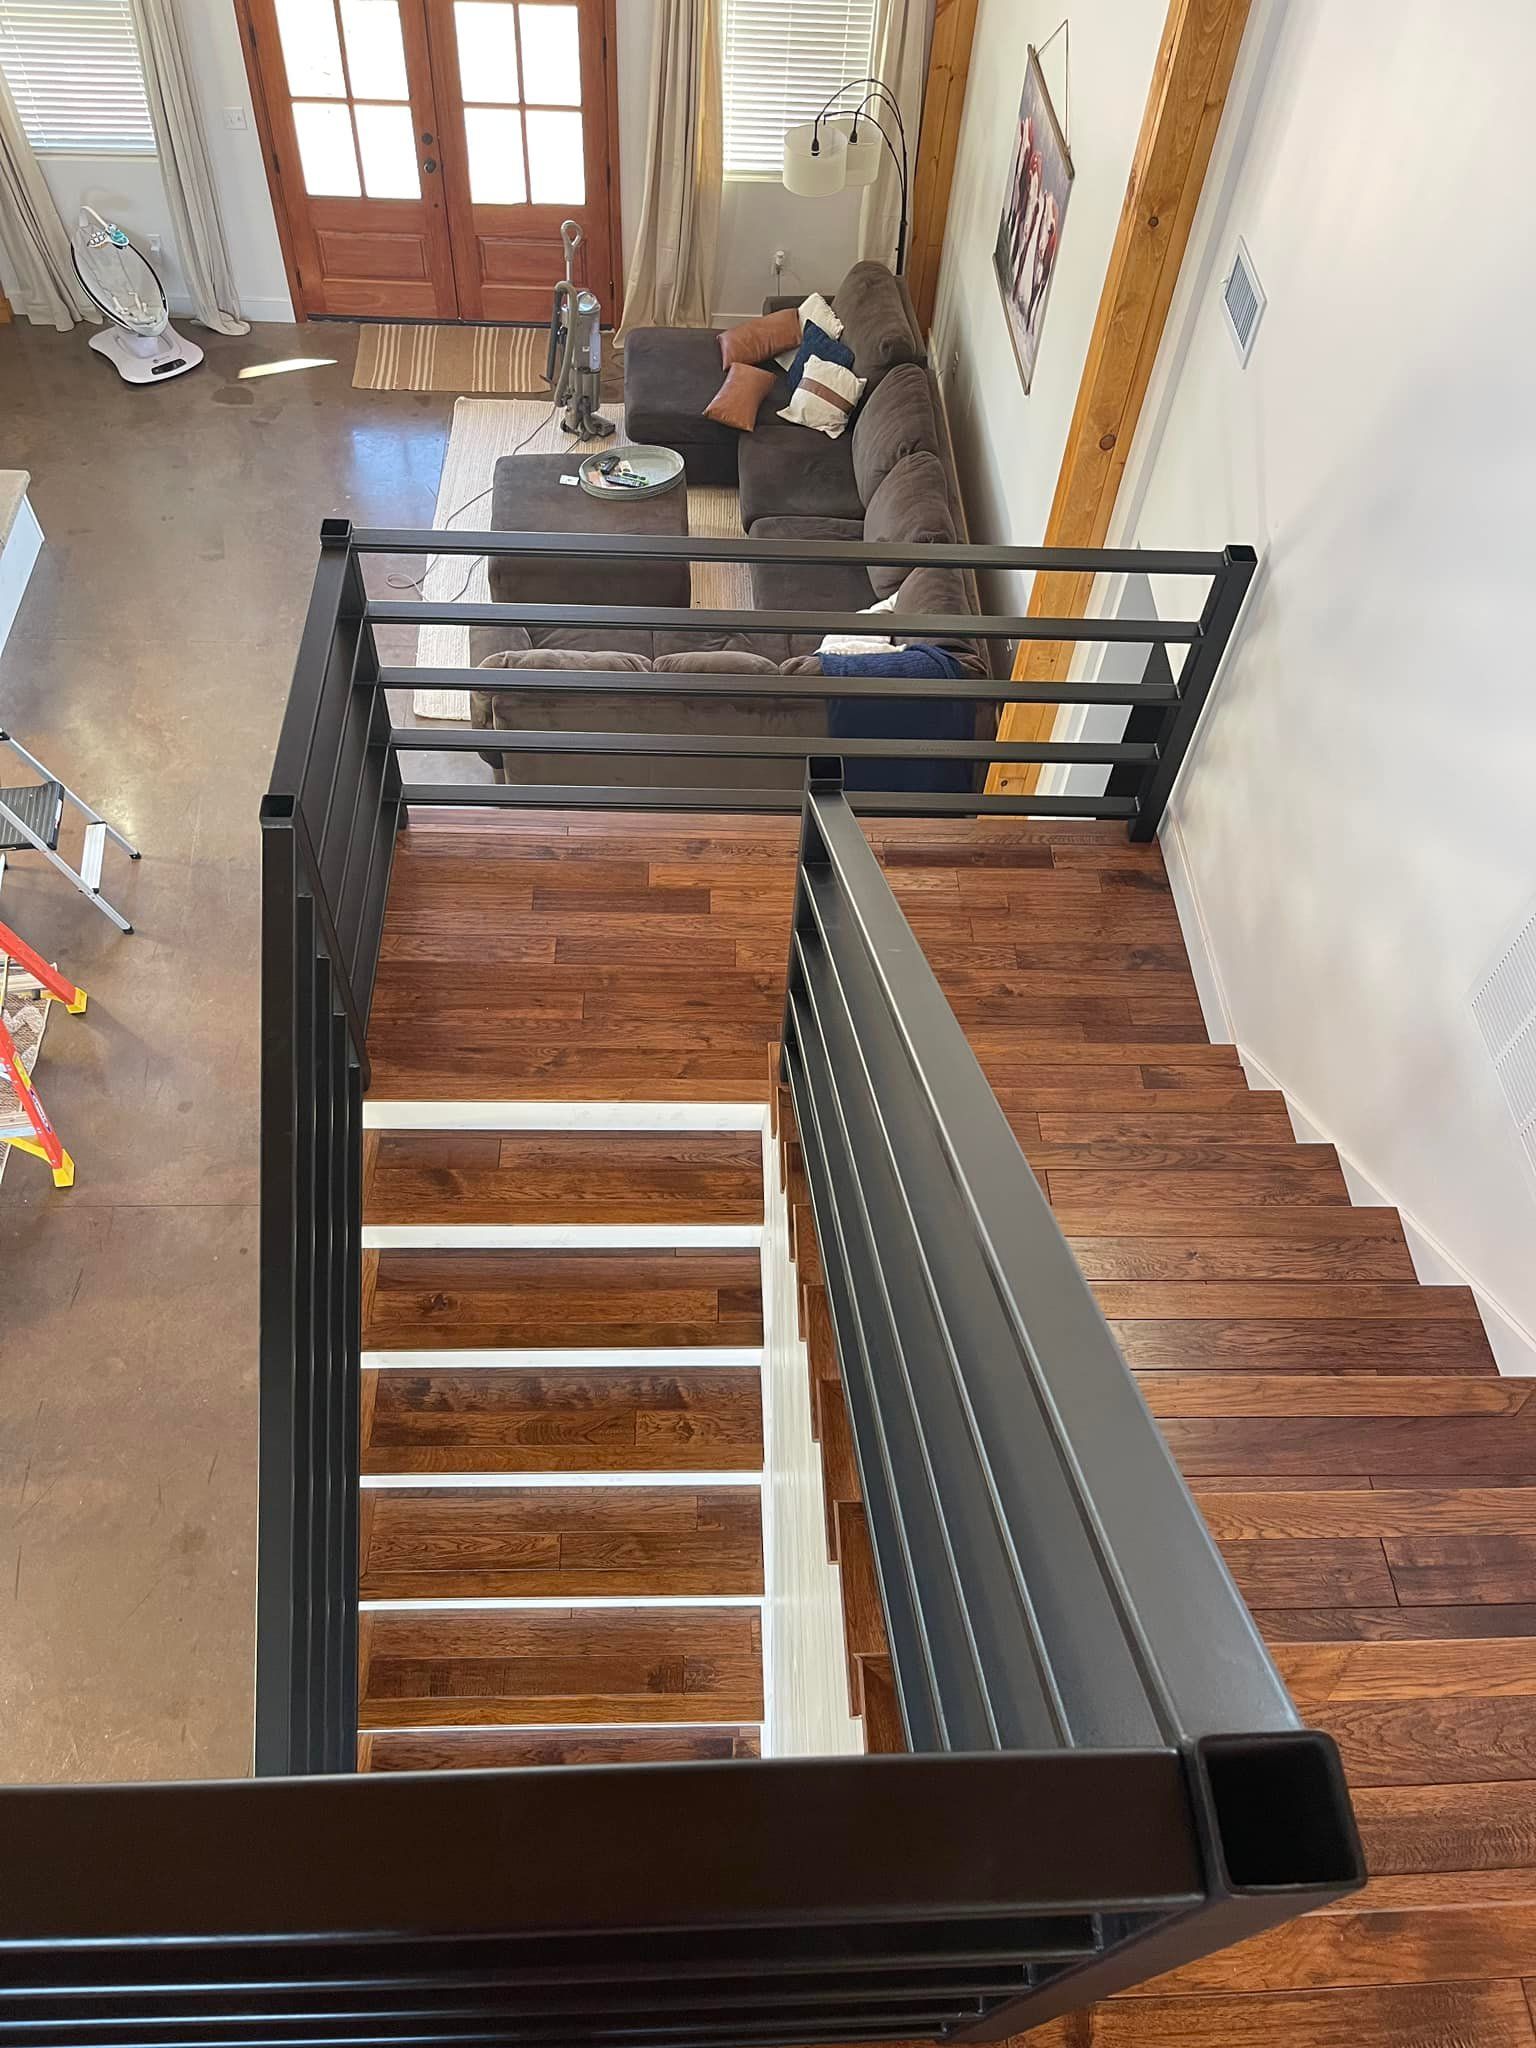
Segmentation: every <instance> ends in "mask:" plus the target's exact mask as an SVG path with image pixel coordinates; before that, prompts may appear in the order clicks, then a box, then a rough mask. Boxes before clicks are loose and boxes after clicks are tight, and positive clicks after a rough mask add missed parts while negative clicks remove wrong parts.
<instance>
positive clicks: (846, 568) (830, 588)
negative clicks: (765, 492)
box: [752, 519, 885, 656]
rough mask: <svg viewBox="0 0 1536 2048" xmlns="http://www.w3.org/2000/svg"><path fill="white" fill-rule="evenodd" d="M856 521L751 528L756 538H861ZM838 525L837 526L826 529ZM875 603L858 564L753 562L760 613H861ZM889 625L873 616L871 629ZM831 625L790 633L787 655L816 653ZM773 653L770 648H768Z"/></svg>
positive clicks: (775, 522) (767, 522) (771, 522)
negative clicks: (855, 526) (850, 528)
mask: <svg viewBox="0 0 1536 2048" xmlns="http://www.w3.org/2000/svg"><path fill="white" fill-rule="evenodd" d="M853 524H854V522H853V521H851V520H829V519H760V520H758V521H757V522H756V523H755V524H754V526H753V528H752V538H753V539H754V540H857V539H858V538H859V531H858V529H857V528H855V530H854V531H853V532H848V531H847V530H846V529H847V528H849V527H851V526H853ZM828 527H834V528H836V529H837V530H836V531H834V532H827V531H826V530H825V529H827V528H828ZM874 601H875V593H874V590H873V589H872V587H871V585H870V581H869V577H868V576H867V575H866V573H865V571H864V569H863V568H862V567H861V565H860V564H859V563H857V562H754V563H753V564H752V602H753V604H754V605H756V606H757V608H758V610H759V611H785V612H809V613H811V614H813V615H814V614H815V613H817V612H862V611H866V610H867V609H868V608H869V606H870V605H872V604H873V603H874ZM884 630H885V629H884V627H883V626H882V625H881V624H880V622H879V621H874V620H872V621H871V623H870V631H871V632H872V633H880V632H883V631H884ZM826 631H827V628H826V627H825V626H821V625H817V624H816V623H815V621H814V616H813V619H812V623H811V624H810V625H809V626H807V627H806V629H805V630H804V631H803V632H799V633H790V634H788V635H787V636H786V645H785V647H784V650H783V651H784V655H785V656H789V655H794V654H813V653H814V652H815V651H816V649H817V648H818V647H819V646H820V645H821V642H822V638H823V636H824V635H825V633H826ZM763 651H764V652H765V653H766V652H767V651H768V650H767V649H766V648H764V650H763Z"/></svg>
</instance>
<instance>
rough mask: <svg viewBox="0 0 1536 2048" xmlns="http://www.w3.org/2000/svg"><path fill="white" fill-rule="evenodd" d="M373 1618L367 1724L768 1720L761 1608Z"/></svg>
mask: <svg viewBox="0 0 1536 2048" xmlns="http://www.w3.org/2000/svg"><path fill="white" fill-rule="evenodd" d="M365 1619H366V1621H367V1623H368V1628H367V1631H366V1636H365V1641H364V1646H363V1653H362V1671H363V1686H362V1705H361V1708H360V1715H359V1719H360V1724H361V1726H362V1727H363V1728H365V1729H370V1730H371V1729H379V1728H391V1727H393V1728H418V1727H453V1726H460V1727H464V1726H476V1725H486V1726H491V1725H497V1726H517V1725H519V1724H529V1723H535V1724H543V1725H550V1724H557V1723H558V1724H563V1723H583V1724H586V1723H601V1722H615V1723H624V1724H626V1725H627V1724H629V1723H642V1724H644V1723H650V1722H670V1721H705V1722H710V1723H717V1722H737V1721H761V1719H762V1716H763V1697H762V1653H761V1644H760V1641H759V1628H758V1617H757V1613H756V1611H755V1610H750V1609H737V1608H672V1609H665V1608H655V1609H644V1610H634V1609H623V1608H607V1609H601V1608H599V1609H585V1610H581V1609H577V1610H571V1611H567V1612H564V1613H546V1612H544V1611H542V1610H541V1611H539V1612H537V1613H531V1612H529V1611H527V1610H510V1611H504V1612H492V1613H474V1612H469V1611H454V1612H449V1613H447V1614H442V1613H437V1614H433V1613H427V1612H393V1613H391V1612H390V1611H388V1610H382V1611H380V1610H375V1611H370V1612H369V1613H368V1614H367V1615H366V1617H365Z"/></svg>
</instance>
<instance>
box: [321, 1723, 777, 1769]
mask: <svg viewBox="0 0 1536 2048" xmlns="http://www.w3.org/2000/svg"><path fill="white" fill-rule="evenodd" d="M359 1750H360V1754H359V1758H358V1769H359V1770H364V1771H510V1770H521V1769H524V1768H526V1767H528V1766H540V1767H545V1766H548V1765H551V1764H587V1765H590V1764H687V1763H726V1762H729V1761H731V1760H732V1759H738V1758H743V1757H755V1756H758V1755H760V1754H761V1736H760V1731H759V1730H758V1729H756V1728H749V1727H734V1728H733V1727H719V1728H666V1727H657V1728H615V1729H606V1728H571V1729H559V1728H550V1729H544V1728H443V1729H436V1730H430V1731H423V1732H417V1731H415V1730H409V1731H407V1730H400V1729H396V1730H389V1729H383V1730H380V1731H379V1732H378V1733H377V1734H373V1735H365V1736H363V1737H362V1738H361V1741H360V1744H359Z"/></svg>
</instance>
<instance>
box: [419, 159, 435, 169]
mask: <svg viewBox="0 0 1536 2048" xmlns="http://www.w3.org/2000/svg"><path fill="white" fill-rule="evenodd" d="M421 168H422V169H423V170H424V171H435V170H436V169H437V158H436V157H435V156H429V157H428V158H427V160H426V162H425V163H424V164H423V165H422V167H421Z"/></svg>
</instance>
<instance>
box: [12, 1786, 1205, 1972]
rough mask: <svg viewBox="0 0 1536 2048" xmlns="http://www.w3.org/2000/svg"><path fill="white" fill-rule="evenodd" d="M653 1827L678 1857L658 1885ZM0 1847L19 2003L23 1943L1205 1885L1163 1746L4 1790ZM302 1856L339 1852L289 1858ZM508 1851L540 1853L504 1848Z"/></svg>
mask: <svg viewBox="0 0 1536 2048" xmlns="http://www.w3.org/2000/svg"><path fill="white" fill-rule="evenodd" d="M668 1829H670V1830H671V1831H672V1832H673V1836H674V1838H675V1839H676V1840H678V1841H686V1842H688V1843H689V1845H690V1853H689V1855H688V1856H686V1857H679V1858H673V1859H672V1860H671V1861H670V1862H669V1863H668V1864H667V1866H666V1868H665V1870H664V1871H663V1872H659V1871H658V1867H657V1864H656V1859H655V1844H656V1841H657V1839H658V1830H662V1831H663V1832H665V1831H666V1830H668ZM0 1836H3V1838H4V1840H5V1842H6V1847H7V1851H8V1853H9V1855H10V1856H11V1858H12V1860H13V1862H14V1864H15V1867H16V1868H17V1869H24V1870H25V1871H26V1872H27V1882H26V1884H25V1885H24V1886H20V1887H16V1888H14V1889H13V1892H12V1893H11V1894H10V1895H8V1897H7V1901H6V1920H5V1927H4V1932H3V1935H0V1954H3V1955H4V1957H5V1975H6V1979H7V1981H8V1983H10V1984H11V1985H13V1986H14V1985H25V1984H27V1983H28V1982H29V1980H30V1982H31V1983H32V1984H33V1986H34V1987H36V1988H49V1986H50V1984H51V1981H52V1980H51V1979H50V1978H49V1977H48V1976H46V1975H43V1977H42V1983H41V1984H40V1985H39V1983H38V1978H39V1975H40V1974H41V1972H40V1969H39V1966H38V1964H37V1962H35V1961H34V1962H30V1963H29V1962H27V1961H26V1960H25V1958H26V1957H27V1954H28V1951H29V1950H31V1951H34V1952H36V1951H38V1950H41V1951H43V1953H44V1956H45V1957H46V1953H47V1951H49V1950H51V1949H57V1948H63V1949H65V1950H68V1949H70V1948H73V1947H75V1946H77V1945H78V1944H81V1943H91V1944H92V1945H95V1944H98V1943H101V1942H112V1943H115V1944H117V1945H118V1947H119V1957H118V1959H117V1960H118V1961H119V1962H120V1960H121V1951H122V1950H123V1949H125V1948H127V1947H128V1946H129V1945H134V1946H147V1945H148V1944H150V1943H155V1942H159V1941H164V1940H167V1939H169V1940H172V1941H174V1940H175V1939H176V1938H177V1937H184V1936H185V1935H186V1932H187V1930H188V1929H189V1928H195V1929H197V1930H198V1933H199V1935H200V1937H201V1938H202V1939H203V1940H205V1941H206V1940H208V1939H209V1938H210V1937H215V1938H217V1939H218V1940H219V1941H221V1942H223V1943H226V1944H234V1943H237V1942H244V1941H250V1940H254V1941H256V1942H259V1943H261V1944H270V1943H272V1942H274V1941H280V1940H287V1939H293V1938H299V1939H306V1940H308V1941H311V1942H316V1943H318V1942H319V1941H321V1940H329V1941H332V1942H340V1943H344V1944H347V1945H349V1946H350V1945H352V1944H355V1943H356V1942H357V1941H358V1938H359V1930H365V1932H366V1942H367V1949H368V1952H369V1953H370V1954H371V1955H373V1956H376V1957H377V1956H381V1955H382V1956H387V1957H388V1959H389V1961H390V1963H391V1964H392V1965H394V1966H397V1967H398V1966H400V1965H402V1964H404V1963H406V1962H407V1961H408V1960H409V1953H410V1949H411V1946H412V1944H414V1943H418V1942H420V1941H422V1940H423V1939H424V1938H426V1939H431V1936H430V1933H429V1932H424V1931H429V1930H434V1929H437V1930H441V1929H447V1930H451V1931H452V1933H453V1935H454V1937H455V1938H457V1939H464V1940H466V1941H468V1940H470V1939H472V1938H473V1937H476V1936H492V1937H498V1938H502V1937H506V1936H509V1935H511V1936H517V1937H522V1936H548V1935H553V1934H560V1933H565V1932H571V1931H573V1930H572V1927H571V1919H572V1913H573V1902H577V1901H579V1902H580V1914H581V1925H582V1927H583V1929H584V1930H585V1931H586V1932H587V1933H588V1934H589V1935H590V1937H591V1939H592V1941H593V1943H594V1945H595V1946H596V1948H597V1950H598V1953H599V1954H600V1953H601V1946H602V1942H603V1939H604V1937H605V1936H606V1935H607V1934H610V1933H612V1934H634V1935H637V1936H640V1935H650V1936H651V1937H653V1938H656V1939H660V1940H666V1939H668V1938H669V1937H671V1936H675V1935H679V1934H686V1932H687V1931H688V1930H690V1929H693V1928H707V1929H715V1930H719V1931H720V1932H722V1933H725V1932H727V1931H730V1930H732V1929H734V1930H736V1931H738V1932H745V1931H746V1930H748V1929H751V1928H774V1929H803V1928H807V1927H810V1928H814V1927H815V1926H816V1925H817V1924H818V1923H819V1922H821V1921H823V1920H828V1921H831V1920H846V1921H859V1922H863V1923H865V1924H866V1925H867V1924H869V1923H872V1922H876V1921H880V1920H886V1919H890V1920H898V1921H902V1920H906V1921H911V1920H919V1919H928V1920H933V1921H935V1922H943V1921H948V1922H956V1921H962V1920H965V1919H968V1918H972V1917H978V1916H979V1917H983V1918H986V1919H989V1920H993V1921H995V1920H997V1919H998V1918H1000V1917H1004V1916H1027V1915H1030V1914H1032V1913H1033V1912H1035V1911H1037V1910H1046V1911H1050V1912H1053V1913H1060V1912H1066V1913H1077V1912H1082V1911H1088V1912H1118V1911H1129V1912H1135V1913H1139V1912H1143V1911H1148V1910H1166V1909H1169V1908H1176V1907H1180V1906H1184V1905H1194V1904H1197V1903H1198V1902H1199V1900H1200V1899H1201V1897H1202V1895H1203V1892H1204V1874H1203V1870H1202V1865H1201V1856H1200V1850H1199V1846H1198V1842H1197V1839H1196V1835H1195V1828H1194V1813H1193V1808H1192V1803H1191V1797H1190V1788H1189V1780H1188V1774H1187V1771H1186V1768H1185V1764H1184V1761H1183V1759H1182V1758H1181V1757H1180V1756H1179V1755H1178V1754H1177V1753H1176V1752H1175V1751H1173V1750H1169V1749H1155V1750H1118V1751H1108V1750H1103V1751H1096V1752H1092V1753H1084V1752H1078V1753H1073V1752H1071V1751H1055V1752H1052V1753H1050V1754H1047V1755H1018V1754H1015V1755H996V1754H992V1755H981V1756H901V1757H894V1758H885V1757H881V1758H877V1759H870V1758H867V1757H862V1756H861V1757H835V1758H832V1757H828V1758H794V1759H775V1760H773V1761H772V1762H769V1763H766V1764H763V1763H759V1762H757V1761H755V1760H754V1761H751V1762H741V1763H717V1764H678V1765H667V1764H657V1765H636V1766H619V1767H613V1766H597V1767H586V1766H572V1767H570V1768H568V1769H565V1770H559V1771H553V1770H544V1771H528V1770H510V1771H473V1772H453V1771H440V1772H421V1773H415V1772H400V1773H398V1774H392V1773H385V1774H383V1775H381V1776H378V1777H359V1776H354V1775H336V1776H312V1777H296V1778H265V1779H261V1778H253V1779H232V1780H226V1781H223V1782H219V1781H202V1780H179V1781H176V1782H172V1783H157V1784H137V1783H130V1784H123V1785H80V1786H75V1785H67V1786H16V1787H6V1788H5V1789H4V1790H3V1791H0ZM597 1836H601V1837H602V1839H603V1840H604V1845H605V1846H604V1853H603V1870H602V1875H601V1881H600V1882H594V1879H593V1871H592V1842H593V1840H594V1838H596V1837H597ZM317 1841H338V1842H346V1843H347V1845H348V1853H347V1855H346V1856H343V1857H316V1856H314V1855H313V1854H306V1849H312V1846H313V1844H314V1843H315V1842H317ZM518 1841H525V1842H533V1841H536V1842H538V1843H539V1845H540V1853H539V1855H538V1856H537V1857H536V1858H529V1857H517V1856H512V1857H509V1856H508V1853H507V1844H508V1843H509V1842H518ZM743 1842H748V1843H751V1844H752V1845H753V1853H752V1854H751V1855H750V1856H743V1855H742V1853H741V1845H742V1844H743ZM450 1843H451V1844H452V1850H453V1853H452V1854H451V1855H450V1854H447V1853H445V1851H444V1845H445V1844H450ZM978 1844H982V1845H984V1849H982V1850H979V1849H978ZM407 1867H408V1868H409V1870H410V1872H411V1882H410V1884H409V1885H405V1884H402V1883H400V1882H399V1881H398V1880H399V1876H400V1872H401V1871H402V1870H404V1869H406V1868H407ZM274 1871H279V1872H281V1873H282V1882H281V1883H275V1882H274V1879H273V1872H274ZM663 1877H664V1879H665V1882H662V1881H661V1879H662V1878H663ZM466 1959H470V1958H469V1957H468V1956H467V1958H466ZM147 1960H152V1959H147ZM230 1960H231V1963H232V1964H233V1965H234V1966H235V1967H238V1961H237V1959H236V1958H234V1957H231V1958H230ZM44 1967H45V1966H44ZM680 1974H681V1972H680Z"/></svg>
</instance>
